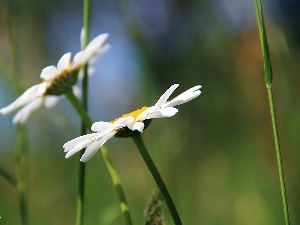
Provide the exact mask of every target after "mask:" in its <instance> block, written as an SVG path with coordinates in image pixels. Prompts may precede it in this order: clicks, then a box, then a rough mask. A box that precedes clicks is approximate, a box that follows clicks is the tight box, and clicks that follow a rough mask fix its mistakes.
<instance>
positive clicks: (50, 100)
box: [44, 95, 63, 108]
mask: <svg viewBox="0 0 300 225" xmlns="http://www.w3.org/2000/svg"><path fill="white" fill-rule="evenodd" d="M62 97H63V96H51V95H48V96H46V97H45V101H44V105H45V107H46V108H52V107H54V106H55V105H56V104H57V103H58V101H59V100H60V99H61V98H62Z"/></svg>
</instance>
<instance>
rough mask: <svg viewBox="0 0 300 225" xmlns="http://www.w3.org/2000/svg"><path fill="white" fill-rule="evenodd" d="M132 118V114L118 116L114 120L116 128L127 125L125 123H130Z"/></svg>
mask: <svg viewBox="0 0 300 225" xmlns="http://www.w3.org/2000/svg"><path fill="white" fill-rule="evenodd" d="M133 121H134V118H133V117H132V116H127V117H124V118H119V119H117V120H116V121H115V122H114V125H115V127H116V128H121V127H125V126H127V124H129V123H132V122H133Z"/></svg>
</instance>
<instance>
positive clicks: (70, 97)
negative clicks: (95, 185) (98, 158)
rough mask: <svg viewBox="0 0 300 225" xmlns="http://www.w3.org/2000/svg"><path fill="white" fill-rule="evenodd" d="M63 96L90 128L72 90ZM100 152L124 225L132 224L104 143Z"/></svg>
mask: <svg viewBox="0 0 300 225" xmlns="http://www.w3.org/2000/svg"><path fill="white" fill-rule="evenodd" d="M65 96H66V97H67V99H68V100H69V102H70V103H71V104H72V106H73V107H74V109H75V110H76V112H77V113H78V114H79V116H80V117H81V119H82V121H83V122H84V123H85V125H86V127H89V129H90V128H91V126H92V120H91V119H90V117H89V115H88V114H87V113H86V111H84V109H83V108H82V105H81V104H80V102H79V101H78V99H77V98H76V97H75V96H74V94H73V92H72V91H71V90H70V91H67V92H66V93H65ZM100 152H101V154H102V157H103V159H104V162H105V165H106V167H107V169H108V172H109V175H110V177H111V180H112V182H113V184H114V186H115V189H116V192H117V197H118V199H119V202H120V207H121V212H122V214H123V216H124V219H125V222H126V225H132V220H131V217H130V213H129V207H128V203H127V201H126V198H125V194H124V190H123V187H122V184H121V179H120V176H119V175H118V172H117V170H116V169H115V167H114V165H113V163H112V160H111V157H110V155H109V152H108V151H107V148H106V147H105V146H104V145H103V146H102V147H101V148H100Z"/></svg>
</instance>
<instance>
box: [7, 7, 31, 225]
mask: <svg viewBox="0 0 300 225" xmlns="http://www.w3.org/2000/svg"><path fill="white" fill-rule="evenodd" d="M12 7H13V8H12V11H11V13H14V14H16V15H17V14H18V13H17V10H18V8H17V3H15V4H13V6H12ZM17 19H18V17H14V18H13V17H10V18H9V23H10V24H9V26H8V28H9V31H8V34H9V42H10V47H11V50H12V63H13V77H14V79H13V80H14V84H15V92H16V94H17V95H19V94H20V93H21V92H22V88H21V85H20V83H21V82H20V56H19V44H18V38H17V37H18V34H17V28H18V21H17ZM14 155H15V171H16V186H17V191H18V201H19V210H20V220H21V224H22V225H28V224H29V217H28V201H27V186H28V184H27V182H28V179H27V171H28V166H27V165H28V151H27V141H26V134H25V128H24V126H23V125H17V146H16V149H15V151H14Z"/></svg>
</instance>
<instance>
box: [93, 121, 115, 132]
mask: <svg viewBox="0 0 300 225" xmlns="http://www.w3.org/2000/svg"><path fill="white" fill-rule="evenodd" d="M114 128H115V126H114V125H113V124H112V123H109V122H103V121H100V122H96V123H93V125H92V127H91V130H92V131H94V132H103V131H105V130H113V129H114Z"/></svg>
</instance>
